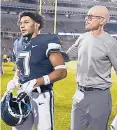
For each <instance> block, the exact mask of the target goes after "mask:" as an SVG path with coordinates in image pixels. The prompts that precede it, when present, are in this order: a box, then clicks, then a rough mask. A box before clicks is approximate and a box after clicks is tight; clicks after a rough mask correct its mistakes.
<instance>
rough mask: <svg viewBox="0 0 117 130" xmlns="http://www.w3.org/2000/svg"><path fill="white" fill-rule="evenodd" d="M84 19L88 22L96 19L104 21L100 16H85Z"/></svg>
mask: <svg viewBox="0 0 117 130" xmlns="http://www.w3.org/2000/svg"><path fill="white" fill-rule="evenodd" d="M85 18H88V20H90V21H91V20H92V19H95V18H98V19H101V18H103V19H105V18H104V17H102V16H94V15H85Z"/></svg>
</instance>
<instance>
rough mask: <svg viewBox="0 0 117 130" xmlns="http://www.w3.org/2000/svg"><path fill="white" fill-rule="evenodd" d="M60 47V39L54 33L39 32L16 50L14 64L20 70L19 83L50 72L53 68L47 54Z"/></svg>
mask: <svg viewBox="0 0 117 130" xmlns="http://www.w3.org/2000/svg"><path fill="white" fill-rule="evenodd" d="M18 44H21V42H20V43H18ZM22 46H23V41H22ZM20 47H21V46H20ZM60 48H61V45H60V40H59V38H58V37H57V35H55V34H39V35H38V36H37V37H35V38H32V39H31V40H30V41H28V43H26V44H25V46H23V48H22V49H19V50H20V51H19V52H17V59H18V60H17V63H16V64H17V66H18V69H19V71H20V83H21V84H23V83H25V82H27V81H29V80H32V79H35V78H40V77H42V76H44V75H48V74H49V73H51V72H52V71H53V69H54V68H53V66H52V65H51V63H50V60H49V54H50V52H52V51H53V52H55V51H59V50H60Z"/></svg>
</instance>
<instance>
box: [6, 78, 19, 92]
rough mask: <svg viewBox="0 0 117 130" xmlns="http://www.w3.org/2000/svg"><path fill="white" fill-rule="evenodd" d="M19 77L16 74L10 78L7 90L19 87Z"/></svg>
mask: <svg viewBox="0 0 117 130" xmlns="http://www.w3.org/2000/svg"><path fill="white" fill-rule="evenodd" d="M18 81H19V77H18V76H14V77H13V79H12V80H10V81H9V82H8V84H7V91H10V90H12V89H15V88H17V87H18V84H19V82H18Z"/></svg>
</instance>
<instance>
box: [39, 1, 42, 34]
mask: <svg viewBox="0 0 117 130" xmlns="http://www.w3.org/2000/svg"><path fill="white" fill-rule="evenodd" d="M41 10H42V0H39V14H40V15H41V14H42V12H41ZM39 34H40V30H39Z"/></svg>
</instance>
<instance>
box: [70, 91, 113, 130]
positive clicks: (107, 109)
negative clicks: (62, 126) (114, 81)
mask: <svg viewBox="0 0 117 130" xmlns="http://www.w3.org/2000/svg"><path fill="white" fill-rule="evenodd" d="M77 91H80V90H77ZM83 93H84V98H83V99H82V100H81V101H80V102H79V103H78V102H74V101H73V104H72V112H71V130H88V128H90V130H107V125H108V119H109V116H110V113H111V107H112V104H111V103H112V102H111V94H110V90H109V89H106V90H98V89H95V90H92V91H84V92H83ZM79 96H80V95H79ZM73 100H74V99H73Z"/></svg>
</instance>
